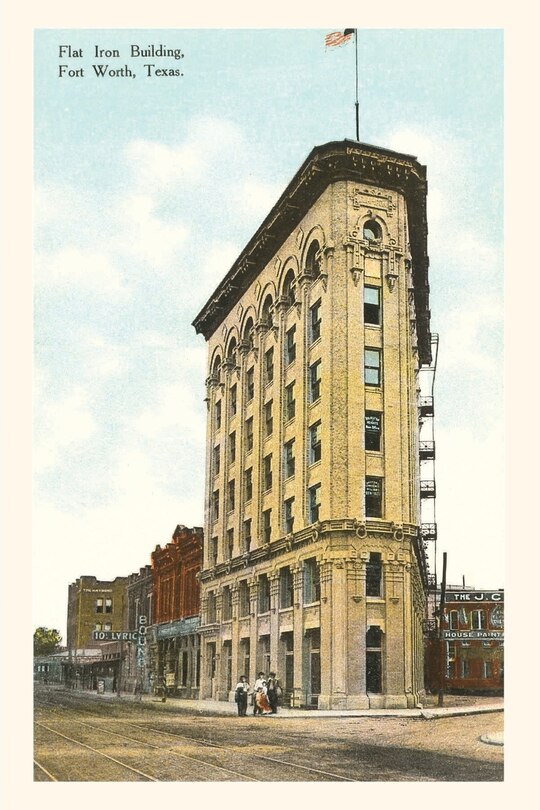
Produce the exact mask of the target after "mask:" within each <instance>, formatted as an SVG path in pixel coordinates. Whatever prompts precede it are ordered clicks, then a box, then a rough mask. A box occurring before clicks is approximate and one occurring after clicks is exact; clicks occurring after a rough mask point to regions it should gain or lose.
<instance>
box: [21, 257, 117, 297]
mask: <svg viewBox="0 0 540 810" xmlns="http://www.w3.org/2000/svg"><path fill="white" fill-rule="evenodd" d="M34 279H35V283H36V285H37V286H38V287H45V288H47V287H52V288H58V289H62V290H65V289H66V288H71V289H72V290H76V289H77V288H78V289H80V290H81V291H91V292H93V293H98V294H99V295H102V296H106V297H111V296H112V297H116V296H119V295H120V296H123V295H125V294H126V292H127V290H126V288H125V286H124V284H123V281H122V275H121V272H120V270H119V269H118V267H117V266H116V264H115V262H114V261H113V259H112V258H111V256H110V255H108V254H107V253H105V252H102V251H87V250H82V249H80V248H77V247H65V248H62V249H61V250H58V251H56V252H53V253H45V252H43V253H38V254H37V255H36V257H35V265H34Z"/></svg>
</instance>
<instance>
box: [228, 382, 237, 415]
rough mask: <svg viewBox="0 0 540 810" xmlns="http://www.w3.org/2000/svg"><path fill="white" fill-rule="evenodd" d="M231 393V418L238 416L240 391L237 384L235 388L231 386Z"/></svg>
mask: <svg viewBox="0 0 540 810" xmlns="http://www.w3.org/2000/svg"><path fill="white" fill-rule="evenodd" d="M230 393H231V396H230V398H229V404H230V407H231V416H234V415H235V414H236V408H237V398H238V389H237V386H236V383H235V384H234V385H233V386H231V392H230Z"/></svg>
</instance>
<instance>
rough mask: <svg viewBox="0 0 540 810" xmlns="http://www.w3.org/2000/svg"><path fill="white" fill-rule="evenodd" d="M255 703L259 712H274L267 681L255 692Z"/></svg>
mask: <svg viewBox="0 0 540 810" xmlns="http://www.w3.org/2000/svg"><path fill="white" fill-rule="evenodd" d="M255 703H256V705H257V709H258V713H259V714H272V709H271V707H270V704H269V702H268V697H267V687H266V681H263V682H262V684H261V685H260V686H259V687H258V688H257V691H256V692H255Z"/></svg>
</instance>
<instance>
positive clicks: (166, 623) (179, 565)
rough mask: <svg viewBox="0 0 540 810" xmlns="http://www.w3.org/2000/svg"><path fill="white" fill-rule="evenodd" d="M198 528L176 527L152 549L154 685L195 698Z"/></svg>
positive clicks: (200, 541) (200, 535) (199, 562)
mask: <svg viewBox="0 0 540 810" xmlns="http://www.w3.org/2000/svg"><path fill="white" fill-rule="evenodd" d="M202 548H203V530H202V529H201V528H198V527H195V528H193V529H188V528H187V527H186V526H181V525H178V526H177V527H176V529H175V530H174V533H173V536H172V538H171V542H170V543H167V545H166V546H165V547H164V548H162V547H161V546H156V548H155V550H154V551H153V552H152V583H153V606H154V620H153V627H152V647H151V652H152V677H153V682H154V687H162V686H163V684H164V683H166V685H167V689H168V692H169V694H175V695H177V696H180V697H197V696H198V686H199V668H200V664H199V660H200V656H199V637H198V634H197V628H198V626H199V611H200V600H199V582H198V575H199V573H200V570H201V565H202Z"/></svg>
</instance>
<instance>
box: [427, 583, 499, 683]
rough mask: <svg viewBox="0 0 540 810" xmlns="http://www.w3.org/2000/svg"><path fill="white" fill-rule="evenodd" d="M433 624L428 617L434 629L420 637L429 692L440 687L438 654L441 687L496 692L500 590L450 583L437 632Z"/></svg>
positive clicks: (438, 598)
mask: <svg viewBox="0 0 540 810" xmlns="http://www.w3.org/2000/svg"><path fill="white" fill-rule="evenodd" d="M437 600H440V592H439V593H437ZM438 607H439V604H438V602H437V608H438ZM433 619H434V617H433ZM435 625H437V622H436V621H434V620H433V621H432V626H433V628H434V629H433V630H432V632H431V635H430V636H429V637H428V638H427V641H426V645H427V646H426V685H427V686H428V687H429V688H430V689H431V690H432V691H433V692H435V691H437V690H438V688H439V687H440V684H441V654H442V655H443V656H444V658H443V669H444V689H445V691H448V692H474V693H476V692H494V693H502V691H503V687H504V591H502V590H499V591H478V590H474V589H472V588H468V589H465V588H454V587H452V586H450V587H449V588H447V590H446V598H445V604H444V611H443V621H442V628H441V629H442V632H441V633H439V630H438V629H436V628H435ZM437 627H438V625H437Z"/></svg>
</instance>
